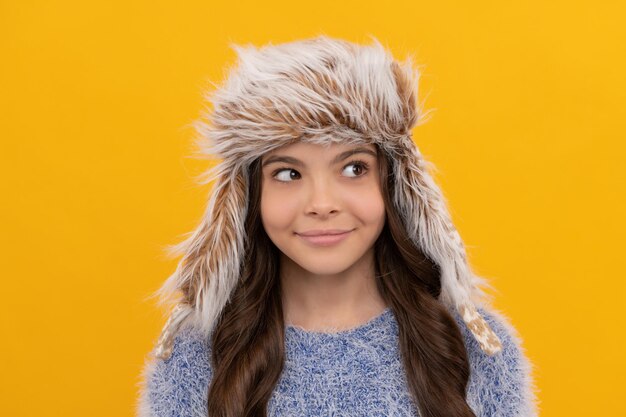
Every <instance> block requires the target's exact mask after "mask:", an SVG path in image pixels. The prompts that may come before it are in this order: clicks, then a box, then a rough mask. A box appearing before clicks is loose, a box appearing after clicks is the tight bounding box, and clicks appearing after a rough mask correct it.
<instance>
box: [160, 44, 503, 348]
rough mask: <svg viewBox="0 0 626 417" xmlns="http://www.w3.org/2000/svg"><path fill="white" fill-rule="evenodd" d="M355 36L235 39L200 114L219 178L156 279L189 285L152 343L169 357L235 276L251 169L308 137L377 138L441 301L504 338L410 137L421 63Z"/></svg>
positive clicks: (486, 333)
mask: <svg viewBox="0 0 626 417" xmlns="http://www.w3.org/2000/svg"><path fill="white" fill-rule="evenodd" d="M372 38H373V41H374V42H373V44H372V45H368V46H362V45H356V44H354V43H350V42H347V41H344V40H338V39H332V38H329V37H327V36H321V35H320V36H317V37H316V38H311V39H306V40H301V41H294V42H289V43H283V44H278V45H271V44H270V45H267V46H264V47H261V48H256V47H254V46H247V47H242V46H238V45H232V46H231V47H232V48H233V49H235V51H236V52H237V55H238V62H237V65H236V66H235V67H234V68H233V69H231V70H230V72H229V74H228V78H227V80H226V82H225V83H224V85H223V86H222V87H221V88H218V89H216V90H215V91H213V92H212V93H211V94H209V95H208V96H207V97H206V98H207V100H210V101H211V102H212V104H213V111H212V112H210V113H209V114H208V120H207V121H206V122H205V121H197V122H196V123H195V127H196V130H197V132H198V134H199V138H198V141H197V143H198V144H199V145H200V146H199V149H200V155H204V156H213V157H218V159H220V160H221V161H220V162H219V163H218V164H217V165H215V166H214V167H213V168H212V169H211V170H209V171H208V172H207V173H206V178H205V181H206V182H207V183H208V182H211V181H215V182H214V184H213V188H212V191H211V196H210V199H209V202H208V206H207V210H206V212H205V214H204V216H203V218H202V221H201V223H200V225H199V227H198V228H197V229H196V230H195V231H194V232H193V233H191V234H190V235H189V236H188V237H187V238H186V240H185V241H183V242H182V243H179V244H178V245H175V246H173V248H174V251H176V252H179V253H182V254H183V257H182V259H181V261H180V263H179V264H178V267H177V269H176V271H175V272H174V273H173V274H172V275H171V276H170V277H169V278H168V279H167V280H166V282H165V283H164V284H163V286H162V287H161V288H160V289H159V290H158V291H157V293H158V294H160V295H161V296H163V298H167V297H169V296H171V295H172V294H174V293H175V292H177V291H178V290H180V289H181V288H185V289H186V290H187V294H192V295H193V297H194V299H193V301H192V302H189V300H187V301H184V302H179V303H178V304H176V306H175V307H174V309H173V310H172V312H171V314H170V317H169V319H168V320H167V323H166V324H165V327H164V328H163V331H162V333H161V336H160V338H159V340H158V342H157V346H156V349H155V355H156V356H157V357H161V358H167V357H168V356H169V354H170V353H171V349H172V345H173V339H174V335H175V333H176V331H177V329H178V328H179V327H180V326H181V324H182V323H184V322H189V323H191V324H193V325H195V326H196V327H198V328H199V329H201V330H202V331H203V332H204V334H207V335H208V334H209V332H210V331H211V330H212V328H213V326H214V324H215V322H216V321H217V319H218V318H219V316H220V313H221V311H222V309H223V308H224V306H225V305H226V304H227V302H228V301H229V299H230V295H231V293H232V291H233V290H234V288H235V287H236V284H237V280H238V279H239V277H240V266H241V264H242V258H243V255H244V240H245V239H244V238H245V236H246V230H245V229H244V222H245V218H246V213H247V205H248V201H247V198H248V196H247V187H248V184H247V172H248V171H247V170H248V167H249V166H250V164H251V163H252V162H253V161H254V160H255V159H257V158H259V157H260V156H261V155H263V154H265V153H266V152H269V151H272V150H273V149H276V148H278V147H281V146H283V145H286V144H288V143H293V142H294V141H306V142H309V143H315V144H330V143H333V142H334V143H346V144H354V145H356V144H370V143H372V144H376V145H378V146H379V147H380V149H381V150H383V151H384V152H386V153H387V155H388V156H389V157H390V160H391V161H392V167H391V170H392V177H393V181H394V182H395V191H394V195H393V196H392V198H393V203H394V204H395V206H396V209H397V210H398V212H399V213H400V215H401V217H402V219H403V222H404V225H405V227H406V230H407V233H408V235H409V237H410V238H411V240H412V241H413V243H414V244H415V245H416V246H418V247H419V248H420V249H421V250H422V251H423V252H424V254H425V255H426V256H428V257H429V258H430V259H431V260H433V261H434V262H435V263H436V264H437V265H438V266H439V269H440V272H441V284H442V290H441V294H440V297H439V299H440V301H441V302H442V303H443V304H444V305H446V306H448V307H449V308H453V309H456V310H457V311H458V312H459V314H460V316H461V317H462V319H463V321H464V322H465V324H466V325H467V326H468V327H469V329H470V330H471V332H472V334H473V335H474V337H475V338H476V339H477V341H478V342H479V343H480V346H481V348H482V350H483V351H484V352H486V353H488V354H495V353H496V352H498V351H499V350H500V349H501V347H502V346H501V343H500V340H499V339H498V337H497V336H496V334H495V333H494V332H493V331H492V329H491V328H490V327H489V325H488V324H487V323H486V322H485V320H484V319H483V317H482V316H481V315H480V313H479V312H478V309H477V307H478V306H481V305H482V304H483V303H484V299H485V298H486V294H485V293H484V291H483V290H482V289H481V288H480V286H489V285H488V284H487V283H486V281H485V279H484V278H481V277H479V276H477V275H475V274H474V273H473V272H472V271H471V269H470V266H469V265H468V262H467V259H466V254H465V248H464V245H463V242H462V240H461V237H460V236H459V233H458V232H457V230H456V229H455V227H454V225H453V224H452V221H451V219H450V215H449V213H448V210H447V203H446V200H445V198H444V196H443V195H442V193H441V191H440V189H439V187H438V186H437V185H436V184H435V182H434V180H433V179H432V177H431V176H430V174H429V172H428V171H427V169H428V168H429V166H430V164H429V163H428V162H427V161H425V160H424V158H423V157H422V155H421V154H420V151H419V150H418V148H417V146H416V145H415V143H414V142H413V139H412V135H411V129H412V128H413V127H414V126H416V125H417V123H418V122H420V121H421V119H422V116H423V114H422V111H421V109H420V107H419V105H418V103H417V84H418V79H419V72H418V71H417V70H416V69H414V68H413V66H412V62H411V58H408V59H407V60H406V61H405V62H404V63H398V62H397V61H395V60H394V59H393V57H392V56H391V55H390V54H389V53H388V52H387V51H386V50H385V49H384V48H383V46H382V45H381V44H380V42H379V41H378V40H376V39H375V38H374V37H372Z"/></svg>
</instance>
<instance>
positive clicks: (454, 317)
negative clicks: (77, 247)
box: [137, 36, 536, 417]
mask: <svg viewBox="0 0 626 417" xmlns="http://www.w3.org/2000/svg"><path fill="white" fill-rule="evenodd" d="M234 49H235V50H236V52H237V54H238V58H239V62H238V65H237V66H236V67H235V68H234V69H232V70H231V71H230V74H229V77H228V79H227V81H226V83H225V84H224V85H223V86H222V87H221V88H219V89H217V90H216V91H215V92H214V93H213V96H212V97H211V98H210V99H211V101H212V103H213V111H212V113H210V114H209V116H208V122H206V123H205V122H199V123H198V124H197V127H198V132H199V133H200V135H199V141H198V143H199V145H200V150H201V153H202V154H206V155H209V156H213V155H215V156H218V157H219V158H220V159H221V161H220V163H219V164H218V165H216V166H215V167H214V168H213V169H212V170H211V171H209V172H208V174H207V176H206V178H205V182H206V183H208V182H210V181H215V182H214V185H213V188H212V193H211V197H210V200H209V204H208V208H207V211H206V214H205V216H204V218H203V219H202V222H201V224H200V225H199V227H198V228H197V230H196V231H195V232H194V233H193V234H192V235H191V236H189V237H188V238H187V239H186V240H185V241H184V242H182V243H180V244H179V245H177V246H175V247H174V253H177V254H181V255H182V259H181V261H180V263H179V266H178V268H177V270H176V271H175V273H174V274H173V275H172V276H171V277H170V278H169V279H168V280H167V281H166V282H165V284H164V285H163V287H162V288H161V289H160V290H159V291H158V295H160V296H161V297H162V299H164V300H168V299H171V298H172V296H173V295H174V294H181V295H182V298H180V299H178V300H177V304H176V306H175V307H174V308H173V310H172V313H171V315H170V317H169V319H168V321H167V323H166V324H165V327H164V329H163V332H162V334H161V337H160V338H159V340H158V342H157V345H156V346H155V349H154V351H153V352H152V355H151V356H150V357H149V358H148V359H147V361H146V364H145V367H144V369H143V373H142V374H143V377H144V378H143V379H144V381H145V383H144V385H143V386H142V387H141V390H140V398H139V402H138V407H137V408H138V415H139V416H140V417H148V416H153V417H165V416H178V417H181V416H194V417H200V416H207V415H208V416H210V417H226V416H229V417H230V416H233V417H234V416H265V415H270V416H296V415H297V416H331V415H337V416H357V415H358V416H423V417H435V416H441V417H443V416H446V417H450V416H454V417H456V416H458V417H460V416H464V417H469V416H511V417H513V416H535V415H536V406H535V396H534V386H533V381H532V377H531V368H532V366H531V364H530V362H529V361H528V360H527V358H526V356H525V354H524V352H523V350H522V347H521V339H520V338H519V336H518V335H517V332H516V330H515V329H514V328H513V327H512V326H511V324H510V323H509V322H508V320H507V319H506V318H505V316H504V315H502V314H501V313H498V312H497V311H495V310H494V309H493V308H492V307H489V306H488V304H487V300H486V294H485V293H484V291H483V290H482V289H481V288H480V287H481V286H486V285H487V283H486V281H485V280H484V279H483V278H481V277H478V276H477V275H475V274H473V273H472V271H471V269H470V267H469V265H468V262H467V259H466V255H465V249H464V246H463V243H462V241H461V238H460V236H459V234H458V233H457V231H456V229H455V228H454V226H453V224H452V223H451V220H450V216H449V214H448V211H447V208H446V202H445V199H444V197H443V195H442V193H441V191H440V190H439V188H438V186H437V185H436V184H435V183H434V181H433V179H432V178H431V176H430V175H429V173H428V171H427V168H428V164H427V162H426V161H425V160H424V159H423V158H422V156H421V154H420V152H419V150H418V148H417V147H416V145H415V143H414V142H413V139H412V136H411V130H412V128H413V127H414V126H416V124H417V123H418V122H419V121H420V120H421V117H422V112H421V110H420V108H419V107H418V104H417V99H416V93H417V82H418V73H417V71H415V70H414V69H413V68H412V64H411V61H410V59H408V60H407V61H406V62H404V63H399V62H397V61H395V60H394V59H393V58H392V56H391V55H390V54H389V53H388V52H387V51H386V50H385V49H384V48H383V47H382V46H381V44H380V43H379V42H378V41H377V40H376V39H374V43H373V45H369V46H361V45H356V44H353V43H350V42H347V41H343V40H337V39H332V38H328V37H326V36H318V37H316V38H313V39H307V40H303V41H297V42H290V43H285V44H279V45H268V46H265V47H262V48H259V49H257V48H254V47H247V48H244V47H239V46H234Z"/></svg>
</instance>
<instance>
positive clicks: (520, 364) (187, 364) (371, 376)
mask: <svg viewBox="0 0 626 417" xmlns="http://www.w3.org/2000/svg"><path fill="white" fill-rule="evenodd" d="M478 312H479V314H481V316H482V317H484V318H485V319H486V322H487V323H488V324H489V326H490V327H491V328H492V329H493V330H494V331H495V333H496V334H497V335H498V337H499V338H500V340H502V342H503V346H504V348H503V350H501V351H500V352H499V353H498V354H496V355H487V354H486V353H484V352H483V351H482V350H481V348H480V346H479V344H478V342H477V341H476V340H475V339H474V338H473V337H472V334H471V333H470V332H469V330H468V329H467V328H466V327H465V326H463V320H462V318H461V317H460V316H459V315H458V314H456V313H454V312H453V311H451V313H452V314H453V315H454V317H455V319H456V321H457V324H458V325H459V327H460V328H461V332H462V334H463V336H464V343H465V346H466V349H467V353H468V357H469V363H470V370H471V371H470V372H471V373H470V379H469V381H468V389H467V402H468V405H469V406H470V407H471V408H472V410H473V411H474V413H475V414H476V416H477V417H487V416H488V417H536V415H537V414H536V404H535V401H536V399H535V397H534V387H533V382H532V380H531V379H530V377H529V376H530V375H531V372H532V370H531V364H530V363H529V362H528V361H527V359H526V357H525V354H524V351H523V348H522V346H521V341H520V339H519V337H518V335H517V333H516V330H515V329H514V327H512V326H511V325H510V324H509V322H508V321H507V319H506V318H505V317H504V316H503V315H502V314H501V313H498V312H496V311H495V310H491V311H489V310H484V309H481V308H479V310H478ZM397 338H398V324H397V322H396V320H395V316H394V314H393V312H392V311H391V310H390V309H389V308H387V309H386V310H385V312H384V313H383V314H382V315H379V316H378V317H376V318H374V319H372V320H370V321H369V322H368V323H366V324H364V325H361V326H359V327H356V328H354V329H351V330H345V331H341V332H339V333H320V332H309V331H306V330H304V329H301V328H298V327H296V326H289V327H287V329H286V332H285V346H286V359H285V368H284V370H283V373H282V376H281V379H280V381H279V382H278V384H277V386H276V388H275V389H274V391H273V394H272V397H271V399H270V401H269V403H268V416H274V415H276V416H278V415H281V416H283V415H293V416H295V415H298V416H315V417H318V416H331V415H341V416H349V415H350V416H357V415H358V416H407V417H408V416H417V415H419V412H418V410H417V409H416V407H415V406H414V404H413V403H412V401H411V399H410V397H409V394H408V390H407V386H406V379H405V376H404V370H403V366H402V363H401V360H400V353H399V348H398V343H397ZM207 340H210V339H206V338H205V337H204V336H203V335H202V333H201V332H199V331H198V330H197V329H194V328H193V327H191V326H187V327H183V328H182V329H181V330H180V331H179V332H178V333H177V335H176V336H175V339H174V344H173V350H172V354H171V356H170V357H169V358H168V359H166V360H163V359H159V358H152V359H150V361H149V362H148V363H147V365H146V367H145V368H144V375H143V376H144V378H145V381H146V386H145V387H144V390H143V391H142V394H141V397H140V401H139V403H138V416H139V417H156V416H159V417H166V416H171V417H205V416H206V415H207V406H206V404H207V392H208V385H209V384H210V382H211V378H212V369H211V363H210V358H211V347H210V344H209V342H208V341H207Z"/></svg>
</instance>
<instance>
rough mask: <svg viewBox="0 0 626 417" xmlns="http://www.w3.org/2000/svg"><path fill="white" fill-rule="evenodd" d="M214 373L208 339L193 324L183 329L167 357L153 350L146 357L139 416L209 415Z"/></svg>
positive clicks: (140, 392) (193, 416)
mask: <svg viewBox="0 0 626 417" xmlns="http://www.w3.org/2000/svg"><path fill="white" fill-rule="evenodd" d="M211 375H212V370H211V352H210V345H209V343H208V339H205V338H203V337H202V336H201V335H200V333H199V332H198V331H197V330H195V329H193V328H192V327H187V328H182V329H180V330H179V331H178V333H177V335H176V336H175V338H174V344H173V347H172V353H171V355H170V356H169V357H168V358H167V359H160V358H158V357H156V356H154V351H152V352H150V354H149V355H148V357H147V358H146V360H145V364H144V366H143V369H142V372H141V377H142V378H141V379H142V382H141V385H140V388H139V399H138V402H137V405H136V406H137V410H136V412H137V416H138V417H166V416H167V417H170V416H171V417H174V416H176V417H182V416H184V417H200V416H203V417H204V416H206V399H207V394H208V392H207V389H208V386H209V382H210V378H211Z"/></svg>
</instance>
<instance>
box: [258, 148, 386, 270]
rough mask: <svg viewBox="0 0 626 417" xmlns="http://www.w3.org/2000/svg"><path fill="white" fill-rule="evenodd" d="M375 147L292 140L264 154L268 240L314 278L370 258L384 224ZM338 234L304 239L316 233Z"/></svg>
mask: <svg viewBox="0 0 626 417" xmlns="http://www.w3.org/2000/svg"><path fill="white" fill-rule="evenodd" d="M378 163H379V162H378V159H377V156H376V147H375V146H374V145H371V144H368V145H360V146H357V145H344V144H341V145H340V144H332V145H330V146H329V147H324V146H322V145H317V144H311V143H304V142H297V143H295V144H290V145H285V146H283V147H281V148H279V149H276V150H274V151H272V152H269V153H268V154H266V155H264V156H263V158H262V160H261V165H262V175H263V179H262V187H261V218H262V223H263V227H264V228H265V231H266V233H267V235H268V236H269V238H270V239H271V240H272V242H274V244H275V245H276V246H277V247H278V249H280V251H281V252H282V253H283V254H284V255H286V256H287V257H288V258H290V259H291V260H292V261H293V262H294V263H295V264H297V265H298V266H300V267H301V268H303V269H305V270H307V271H309V272H310V273H313V274H323V275H328V274H337V273H341V272H343V271H345V270H346V269H348V268H350V267H351V266H352V265H355V264H356V263H357V262H358V261H359V260H362V259H364V255H366V254H367V255H369V256H372V255H373V245H374V242H375V241H376V239H377V238H378V236H379V235H380V233H381V231H382V229H383V226H384V225H385V206H384V202H383V197H382V194H381V189H380V181H379V172H378ZM320 231H321V232H322V233H323V232H328V231H331V232H332V233H337V232H340V231H343V232H345V233H343V234H342V235H341V236H334V237H332V236H325V237H319V236H318V237H309V238H307V237H305V236H303V235H304V234H318V233H319V232H320Z"/></svg>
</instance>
